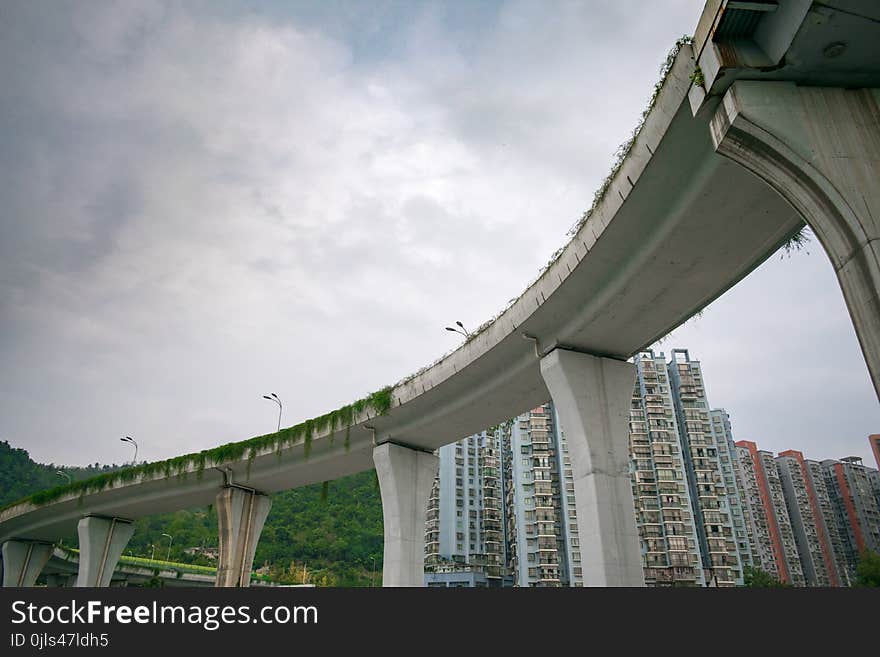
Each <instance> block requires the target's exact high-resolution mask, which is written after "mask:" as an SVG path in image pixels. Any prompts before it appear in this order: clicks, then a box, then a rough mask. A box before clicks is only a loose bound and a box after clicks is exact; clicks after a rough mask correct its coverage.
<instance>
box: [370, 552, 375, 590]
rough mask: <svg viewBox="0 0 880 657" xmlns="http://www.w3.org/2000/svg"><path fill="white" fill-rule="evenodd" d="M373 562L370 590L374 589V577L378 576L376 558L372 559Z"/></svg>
mask: <svg viewBox="0 0 880 657" xmlns="http://www.w3.org/2000/svg"><path fill="white" fill-rule="evenodd" d="M370 561H372V562H373V570H372V571H371V572H370V588H373V576H374V575H375V574H376V557H370Z"/></svg>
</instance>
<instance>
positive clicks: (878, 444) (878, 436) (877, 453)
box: [868, 433, 880, 470]
mask: <svg viewBox="0 0 880 657" xmlns="http://www.w3.org/2000/svg"><path fill="white" fill-rule="evenodd" d="M868 444H870V445H871V452H872V453H873V454H874V461H876V463H877V469H878V470H880V433H872V434H871V435H870V436H868Z"/></svg>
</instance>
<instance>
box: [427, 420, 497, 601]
mask: <svg viewBox="0 0 880 657" xmlns="http://www.w3.org/2000/svg"><path fill="white" fill-rule="evenodd" d="M500 451H501V432H500V430H498V429H493V430H489V431H483V432H481V433H479V434H475V435H473V436H470V437H468V438H465V439H464V440H460V441H459V442H457V443H454V444H450V445H445V446H443V447H441V448H440V450H439V456H440V468H439V471H438V474H437V477H436V478H435V480H434V487H433V489H432V491H431V496H430V498H429V500H428V509H427V516H426V522H425V571H426V580H427V582H428V584H429V585H441V586H446V585H450V584H449V582H460V581H468V582H470V584H469V585H472V586H501V585H502V584H503V582H504V577H505V575H506V571H505V565H504V564H505V561H506V557H505V551H504V550H505V542H504V533H503V517H504V516H503V509H502V501H503V499H504V491H503V484H504V482H503V480H502V478H501V467H500V466H501V464H500V458H501V455H500ZM465 573H471V575H469V576H465V575H463V574H465ZM452 585H458V584H452Z"/></svg>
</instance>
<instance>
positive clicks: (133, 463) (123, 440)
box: [119, 436, 138, 465]
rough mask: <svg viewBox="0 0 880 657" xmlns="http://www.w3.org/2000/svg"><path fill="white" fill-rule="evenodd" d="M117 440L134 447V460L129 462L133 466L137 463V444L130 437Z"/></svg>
mask: <svg viewBox="0 0 880 657" xmlns="http://www.w3.org/2000/svg"><path fill="white" fill-rule="evenodd" d="M119 440H121V441H122V442H124V443H129V444H131V445H134V460H133V461H132V462H131V464H132V465H135V464H136V463H137V458H138V444H137V443H136V442H135V440H134V438H132V437H131V436H126V437H125V438H120V439H119Z"/></svg>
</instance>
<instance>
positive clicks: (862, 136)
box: [711, 80, 880, 397]
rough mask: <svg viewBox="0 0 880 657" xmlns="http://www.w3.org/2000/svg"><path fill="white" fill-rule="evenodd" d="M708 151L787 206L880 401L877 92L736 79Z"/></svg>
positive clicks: (879, 133)
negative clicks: (820, 252)
mask: <svg viewBox="0 0 880 657" xmlns="http://www.w3.org/2000/svg"><path fill="white" fill-rule="evenodd" d="M711 131H712V140H713V142H714V144H715V150H716V151H717V152H718V153H719V154H721V155H723V156H725V157H727V158H730V159H731V160H733V161H734V162H737V163H738V164H741V165H742V166H743V167H745V168H746V169H748V170H749V171H751V172H752V173H754V174H755V175H757V176H758V177H759V178H761V179H762V180H764V181H765V182H766V183H767V184H768V185H770V186H771V187H773V189H775V190H776V191H777V192H779V194H780V195H781V196H782V197H783V198H785V199H786V200H787V201H788V202H789V203H790V204H791V205H792V207H794V208H795V209H796V210H797V211H798V212H799V213H800V214H801V216H802V217H803V219H804V221H805V222H806V223H807V224H808V225H809V226H810V228H812V229H813V232H814V233H815V234H816V237H817V238H818V239H819V241H820V242H821V244H822V246H823V247H824V249H825V252H826V253H827V254H828V257H829V258H830V259H831V264H832V265H833V266H834V271H835V272H836V273H837V280H838V282H839V283H840V287H841V290H842V291H843V297H844V299H845V301H846V305H847V308H848V309H849V314H850V317H851V318H852V322H853V325H854V326H855V330H856V336H857V337H858V339H859V344H860V345H861V347H862V353H863V354H864V356H865V361H866V362H867V365H868V371H869V372H870V375H871V379H872V381H873V383H874V389H875V391H876V392H877V395H878V397H880V242H878V239H880V184H878V182H877V181H878V180H880V89H841V88H824V87H799V86H795V85H794V83H788V82H760V81H746V80H739V81H736V82H734V83H733V85H732V86H731V87H730V88H729V89H728V91H727V92H726V94H725V95H724V99H723V102H722V103H721V105H720V106H719V108H718V109H717V111H716V113H715V116H714V117H713V119H712V123H711Z"/></svg>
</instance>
